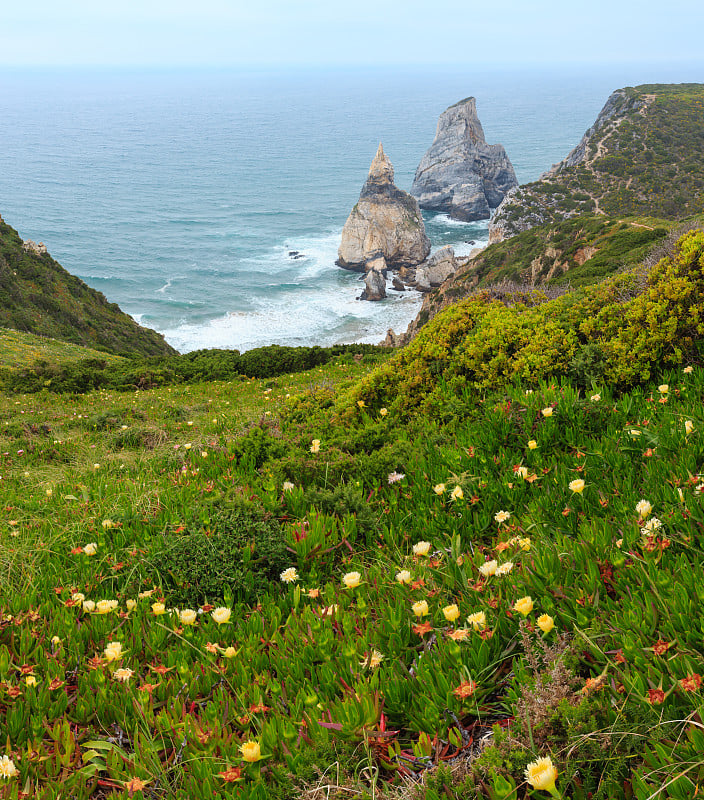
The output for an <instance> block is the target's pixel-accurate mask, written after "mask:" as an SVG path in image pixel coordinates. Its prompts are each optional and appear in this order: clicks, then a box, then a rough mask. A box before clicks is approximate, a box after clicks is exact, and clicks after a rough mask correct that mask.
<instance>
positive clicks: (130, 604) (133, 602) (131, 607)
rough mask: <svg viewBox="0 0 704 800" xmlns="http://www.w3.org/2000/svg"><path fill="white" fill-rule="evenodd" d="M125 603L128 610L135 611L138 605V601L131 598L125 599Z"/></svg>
mask: <svg viewBox="0 0 704 800" xmlns="http://www.w3.org/2000/svg"><path fill="white" fill-rule="evenodd" d="M125 605H126V606H127V610H128V611H134V609H135V608H136V607H137V601H136V600H133V599H132V598H130V599H129V600H126V601H125Z"/></svg>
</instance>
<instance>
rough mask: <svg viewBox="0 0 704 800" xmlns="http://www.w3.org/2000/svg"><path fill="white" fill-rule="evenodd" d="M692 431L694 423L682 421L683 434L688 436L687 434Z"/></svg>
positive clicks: (688, 420) (689, 420)
mask: <svg viewBox="0 0 704 800" xmlns="http://www.w3.org/2000/svg"><path fill="white" fill-rule="evenodd" d="M693 430H694V423H693V422H692V420H691V419H686V420H685V421H684V432H685V433H686V434H687V436H689V434H690V433H691V432H692V431H693Z"/></svg>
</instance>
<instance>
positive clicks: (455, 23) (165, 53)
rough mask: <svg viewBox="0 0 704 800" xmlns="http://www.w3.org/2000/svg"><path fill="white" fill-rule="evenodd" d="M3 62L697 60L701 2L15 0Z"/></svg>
mask: <svg viewBox="0 0 704 800" xmlns="http://www.w3.org/2000/svg"><path fill="white" fill-rule="evenodd" d="M3 6H4V7H3V9H2V13H1V14H0V64H1V65H34V66H44V65H79V64H84V65H131V66H147V65H150V66H178V65H182V66H196V65H200V66H230V65H258V66H276V65H280V64H297V65H325V64H330V65H367V64H370V65H373V64H419V65H422V64H473V63H481V64H494V65H496V64H502V63H531V62H533V63H555V62H565V61H567V62H592V61H612V62H613V61H626V62H628V61H639V62H654V61H655V62H661V61H666V62H667V61H670V62H672V61H683V60H685V61H702V60H704V45H703V44H702V23H704V10H703V9H704V3H702V0H669V2H668V3H658V4H655V3H650V2H648V0H645V2H643V0H638V2H635V0H586V1H585V2H576V1H575V0H483V1H482V2H477V0H345V1H344V2H341V0H121V2H116V1H115V0H18V1H17V2H10V1H9V0H8V2H6V3H3Z"/></svg>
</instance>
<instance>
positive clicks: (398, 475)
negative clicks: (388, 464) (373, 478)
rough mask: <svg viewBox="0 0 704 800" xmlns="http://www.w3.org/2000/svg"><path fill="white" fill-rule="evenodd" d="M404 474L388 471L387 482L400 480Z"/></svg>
mask: <svg viewBox="0 0 704 800" xmlns="http://www.w3.org/2000/svg"><path fill="white" fill-rule="evenodd" d="M405 477H406V476H405V475H404V474H403V473H402V472H390V473H389V477H388V481H389V483H398V482H399V481H402V480H403V479H404V478H405Z"/></svg>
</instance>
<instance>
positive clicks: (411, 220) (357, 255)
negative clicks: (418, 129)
mask: <svg viewBox="0 0 704 800" xmlns="http://www.w3.org/2000/svg"><path fill="white" fill-rule="evenodd" d="M429 252H430V240H429V239H428V237H427V236H426V235H425V226H424V225H423V217H422V216H421V213H420V209H419V208H418V203H417V202H416V200H415V199H414V198H413V197H411V195H410V194H408V192H404V191H402V190H401V189H399V188H397V187H396V186H395V185H394V169H393V167H392V166H391V162H390V161H389V159H388V158H387V157H386V154H385V153H384V149H383V147H382V146H381V144H380V145H379V149H378V150H377V152H376V155H375V156H374V160H373V161H372V164H371V167H370V169H369V176H368V177H367V180H366V183H365V184H364V186H363V187H362V192H361V194H360V196H359V202H358V203H357V205H356V206H355V207H354V208H353V209H352V212H351V213H350V215H349V217H348V218H347V222H345V226H344V228H343V229H342V241H341V243H340V248H339V250H338V260H337V262H336V263H337V264H338V266H340V267H344V268H345V269H353V270H357V271H358V272H367V271H368V270H369V269H371V262H372V261H373V260H374V259H375V258H377V257H379V256H380V255H381V256H383V258H384V260H385V263H386V265H387V266H388V267H389V268H391V269H399V268H401V267H404V266H406V267H408V266H415V265H416V264H420V263H421V261H423V260H424V259H425V258H426V256H427V255H428V253H429ZM375 280H377V279H375Z"/></svg>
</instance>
